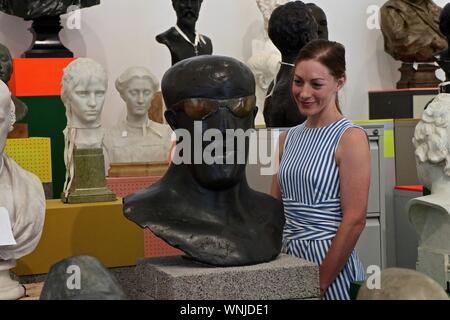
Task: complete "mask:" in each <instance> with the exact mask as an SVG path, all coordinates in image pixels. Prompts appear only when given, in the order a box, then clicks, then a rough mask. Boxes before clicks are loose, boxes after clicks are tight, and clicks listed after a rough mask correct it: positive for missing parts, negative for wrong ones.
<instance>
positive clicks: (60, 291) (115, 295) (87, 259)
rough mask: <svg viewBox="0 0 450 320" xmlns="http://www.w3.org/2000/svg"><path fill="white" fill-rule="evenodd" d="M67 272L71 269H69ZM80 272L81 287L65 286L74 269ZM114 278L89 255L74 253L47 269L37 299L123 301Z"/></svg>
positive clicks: (123, 295) (123, 297)
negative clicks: (75, 254)
mask: <svg viewBox="0 0 450 320" xmlns="http://www.w3.org/2000/svg"><path fill="white" fill-rule="evenodd" d="M69 271H70V272H69ZM77 271H78V272H80V274H81V275H82V276H81V277H80V288H79V289H75V290H74V289H73V288H71V287H69V286H67V283H68V281H69V280H70V279H69V278H70V277H71V274H72V273H73V272H77ZM126 299H127V297H126V295H125V293H124V292H123V289H122V288H121V286H120V284H119V282H118V281H117V279H116V278H115V277H114V276H113V275H112V274H111V273H110V271H109V270H108V269H107V268H105V267H104V266H103V265H102V263H101V262H100V261H98V260H97V259H96V258H94V257H91V256H74V257H69V258H65V259H64V260H61V261H59V262H57V263H55V264H54V265H53V266H52V267H51V268H50V270H49V272H48V275H47V279H46V281H45V284H44V287H43V288H42V292H41V296H40V300H126Z"/></svg>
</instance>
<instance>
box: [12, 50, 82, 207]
mask: <svg viewBox="0 0 450 320" xmlns="http://www.w3.org/2000/svg"><path fill="white" fill-rule="evenodd" d="M73 60H74V59H73V58H16V59H14V60H13V66H14V72H13V74H12V76H11V80H10V81H9V83H8V85H9V87H10V89H11V92H12V94H13V95H15V96H17V97H18V98H20V100H21V101H23V102H24V103H25V104H26V105H27V106H28V114H27V116H26V117H25V118H24V119H22V120H21V121H20V122H21V123H26V124H28V133H29V136H30V137H49V138H51V153H52V174H53V198H55V199H56V198H59V197H60V194H61V192H62V189H63V185H64V177H65V173H66V168H65V165H64V136H63V133H62V131H63V130H64V128H65V127H66V122H67V120H66V108H65V107H64V104H63V103H62V101H61V98H60V94H61V80H62V75H63V70H64V68H65V67H66V66H67V65H68V64H69V63H70V62H72V61H73Z"/></svg>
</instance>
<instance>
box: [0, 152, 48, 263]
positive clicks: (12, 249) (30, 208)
mask: <svg viewBox="0 0 450 320" xmlns="http://www.w3.org/2000/svg"><path fill="white" fill-rule="evenodd" d="M2 158H3V161H4V166H3V170H2V172H1V173H0V189H1V190H2V192H0V206H1V207H5V208H6V209H7V210H8V213H9V218H10V221H11V226H12V231H13V236H14V238H15V240H16V242H17V244H16V245H12V246H0V260H4V261H8V260H16V259H18V258H21V257H23V256H25V255H27V254H29V253H31V252H32V251H33V250H34V249H35V247H36V246H37V244H38V242H39V240H40V237H41V233H42V228H43V226H44V218H45V195H44V189H43V187H42V183H41V181H40V180H39V179H38V178H37V177H36V176H35V175H34V174H32V173H30V172H28V171H26V170H24V169H22V168H21V167H20V166H19V165H18V164H17V163H16V162H15V161H14V160H12V159H11V158H9V157H8V156H7V155H6V154H3V155H2Z"/></svg>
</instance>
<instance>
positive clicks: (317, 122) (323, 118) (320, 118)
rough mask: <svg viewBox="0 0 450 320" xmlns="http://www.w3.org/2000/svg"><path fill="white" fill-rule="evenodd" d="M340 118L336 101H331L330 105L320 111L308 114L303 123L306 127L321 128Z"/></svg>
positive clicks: (341, 116)
mask: <svg viewBox="0 0 450 320" xmlns="http://www.w3.org/2000/svg"><path fill="white" fill-rule="evenodd" d="M342 118H343V115H342V114H341V113H340V112H339V111H338V109H337V106H336V103H335V102H333V103H332V105H330V106H329V107H327V108H325V109H324V110H322V111H321V112H320V113H318V114H315V115H312V116H308V118H307V119H306V123H305V125H306V126H307V127H308V128H322V127H326V126H328V125H330V124H332V123H333V122H336V121H338V120H339V119H342Z"/></svg>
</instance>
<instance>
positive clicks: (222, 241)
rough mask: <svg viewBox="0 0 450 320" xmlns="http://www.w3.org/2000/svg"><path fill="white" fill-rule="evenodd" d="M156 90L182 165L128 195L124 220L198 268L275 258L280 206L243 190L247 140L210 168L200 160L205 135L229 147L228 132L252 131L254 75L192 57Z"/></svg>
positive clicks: (238, 66) (224, 60) (221, 60)
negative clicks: (179, 252) (198, 264)
mask: <svg viewBox="0 0 450 320" xmlns="http://www.w3.org/2000/svg"><path fill="white" fill-rule="evenodd" d="M174 84H176V85H174ZM161 86H162V93H163V96H164V100H165V102H166V106H167V109H168V110H167V111H166V113H165V116H166V119H167V122H168V123H169V124H170V126H171V127H172V128H173V129H174V131H175V133H176V134H177V139H178V144H177V150H176V155H175V157H174V159H176V158H177V155H180V154H181V153H182V154H183V156H182V158H181V159H180V160H183V161H180V162H179V163H178V162H177V163H175V162H172V163H171V165H170V167H169V169H168V171H167V172H166V174H165V175H164V177H163V178H162V179H161V180H160V181H158V183H156V184H154V185H152V186H151V187H149V188H148V189H144V190H142V191H140V192H137V193H135V194H132V195H130V196H128V197H126V198H125V199H124V214H125V216H126V217H127V218H128V219H130V220H132V221H134V222H136V223H137V224H138V225H140V226H141V227H148V228H150V229H151V230H152V232H154V233H155V234H156V235H157V236H158V237H161V238H163V239H164V240H165V241H166V242H168V243H169V244H171V245H173V246H175V247H177V248H179V249H181V250H183V251H184V252H185V253H186V254H187V255H188V257H190V258H191V259H194V260H196V261H199V262H203V263H206V264H210V265H215V266H238V265H250V264H257V263H262V262H267V261H271V260H273V259H275V258H276V257H277V256H278V254H279V253H280V250H281V238H282V230H283V225H284V214H283V208H282V204H281V203H280V202H279V201H277V200H275V199H273V198H272V197H270V196H268V195H266V194H263V193H259V192H256V191H254V190H252V189H250V187H249V186H248V183H247V180H246V176H245V167H246V160H247V156H248V149H249V145H248V144H249V141H248V137H247V138H245V139H240V141H238V143H234V145H233V148H232V149H230V147H227V148H226V149H225V150H223V149H222V148H224V145H221V146H220V145H219V146H217V147H218V148H219V149H220V150H222V152H220V151H217V152H216V153H215V155H214V156H213V159H212V160H213V161H212V162H210V161H209V160H206V158H205V156H204V155H205V153H206V152H207V150H208V149H210V148H212V146H211V141H209V142H208V141H205V140H208V139H207V138H205V137H203V135H204V134H205V133H207V132H209V133H213V131H214V133H215V134H216V135H219V137H217V136H216V135H215V137H216V139H222V140H223V141H224V144H226V142H227V141H226V140H227V139H226V135H227V134H229V132H230V131H229V130H231V132H233V133H234V132H235V131H234V130H239V129H241V130H243V131H244V132H246V131H247V130H250V129H253V128H254V118H255V114H256V112H257V109H256V106H255V96H254V93H255V80H254V77H253V74H252V72H251V70H250V69H249V68H248V67H246V66H245V65H244V64H243V63H241V62H239V61H237V60H235V59H233V58H229V57H222V56H201V57H194V58H190V59H186V60H184V61H181V62H179V63H177V64H176V65H175V66H173V67H172V68H170V69H169V70H168V71H167V72H166V74H165V75H164V77H163V79H162V85H161ZM176 129H179V130H176ZM211 129H212V131H210V130H211ZM198 134H201V135H202V137H203V139H200V140H201V141H198V139H196V138H195V137H196V136H197V135H198ZM188 137H191V138H190V139H189V138H188ZM189 141H190V142H189ZM198 143H199V145H197V144H198ZM186 145H187V146H186ZM227 145H228V144H227ZM181 146H183V147H181ZM180 148H181V149H180ZM211 154H212V153H211ZM185 155H187V156H185ZM198 156H200V159H198ZM196 159H197V160H196ZM238 159H242V160H243V161H240V162H239V160H238ZM210 160H211V159H210Z"/></svg>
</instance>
